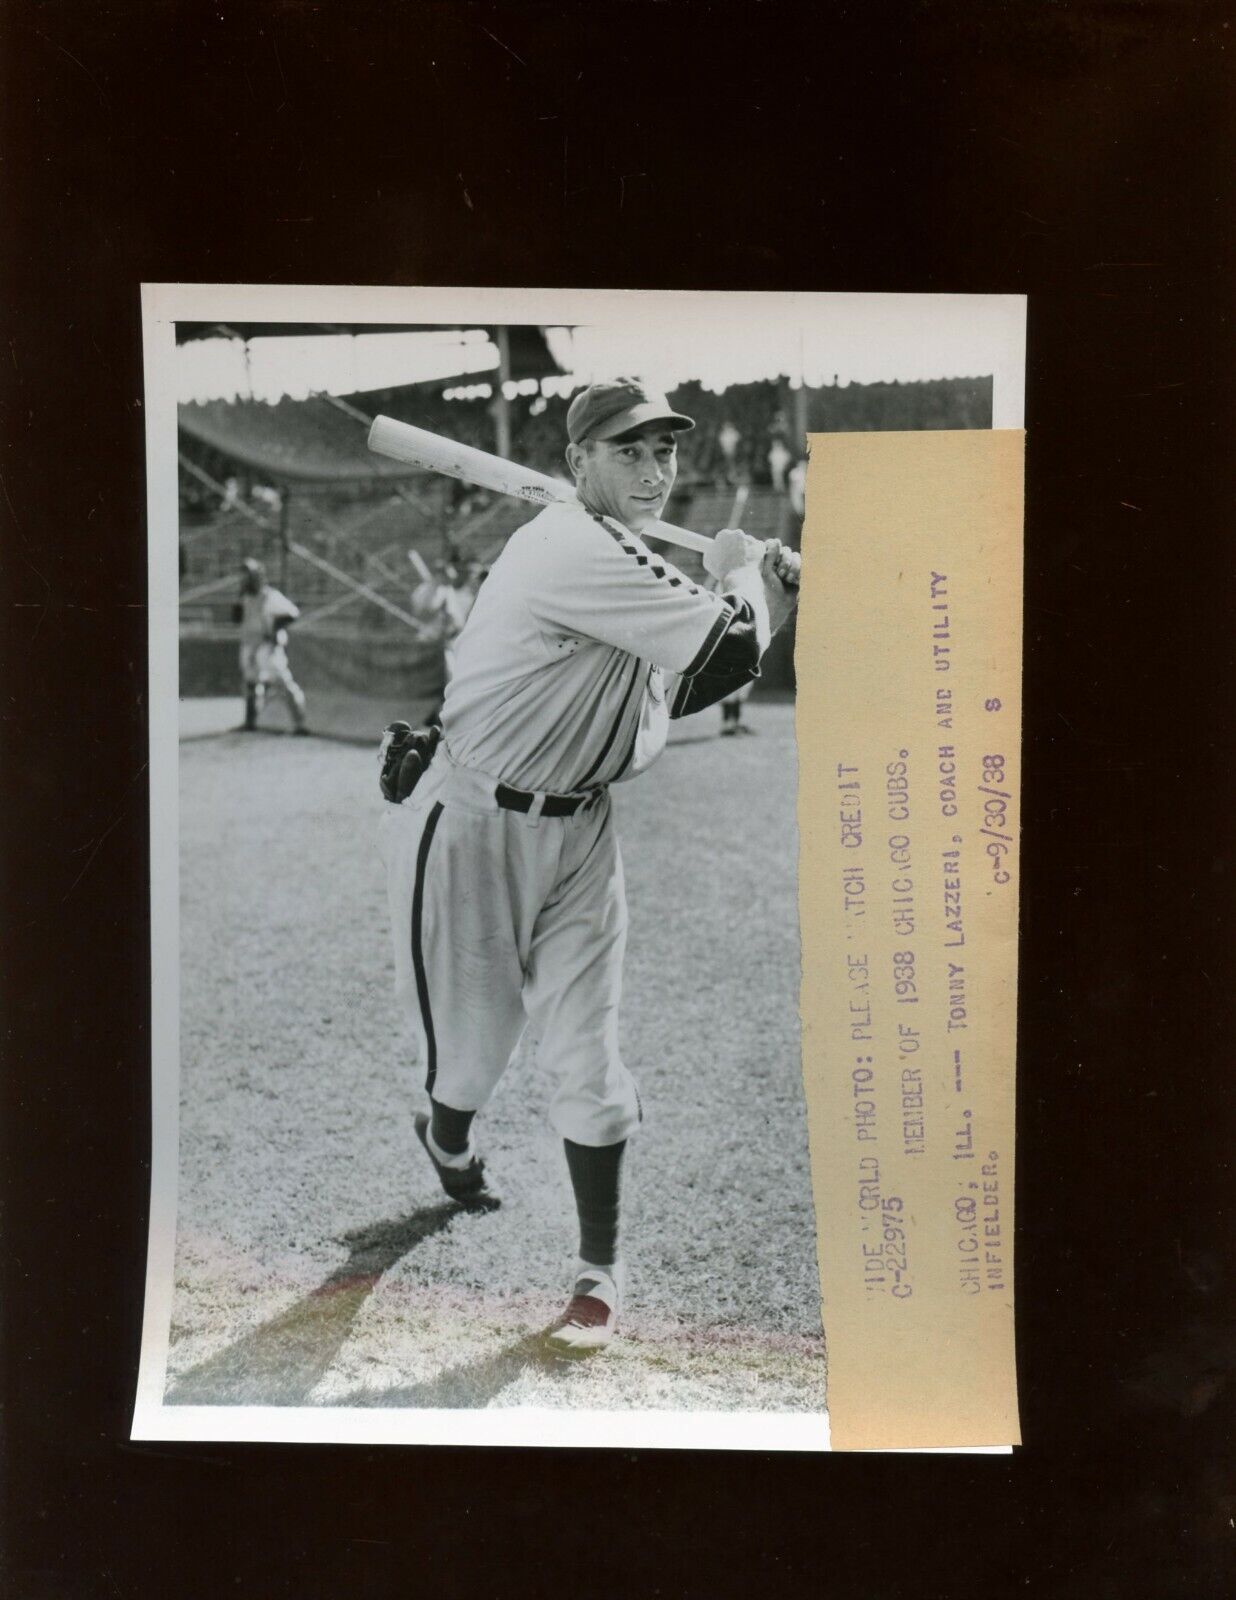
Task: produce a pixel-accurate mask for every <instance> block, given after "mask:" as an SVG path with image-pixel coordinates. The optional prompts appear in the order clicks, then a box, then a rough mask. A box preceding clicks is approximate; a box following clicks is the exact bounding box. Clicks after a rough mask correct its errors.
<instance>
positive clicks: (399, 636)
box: [134, 285, 1024, 1450]
mask: <svg viewBox="0 0 1236 1600" xmlns="http://www.w3.org/2000/svg"><path fill="white" fill-rule="evenodd" d="M144 304H145V337H146V364H147V428H148V442H149V478H150V524H149V525H150V572H151V597H152V605H151V637H150V660H151V763H152V765H151V773H152V814H151V828H152V922H153V929H154V934H153V950H152V959H153V987H154V1016H153V1019H152V1021H153V1041H154V1067H153V1076H154V1082H153V1091H154V1117H155V1130H154V1163H153V1178H152V1224H151V1236H150V1255H149V1268H148V1279H147V1298H146V1312H145V1323H144V1334H143V1351H142V1369H141V1375H140V1379H139V1388H138V1403H137V1412H136V1416H135V1421H134V1437H137V1438H234V1439H303V1440H332V1439H334V1440H355V1441H380V1440H390V1441H398V1442H433V1443H451V1442H459V1443H540V1444H556V1443H559V1444H571V1445H589V1446H607V1445H617V1444H623V1445H628V1444H641V1445H650V1444H667V1445H673V1446H680V1447H689V1446H697V1445H707V1446H710V1447H714V1448H715V1447H731V1448H740V1447H741V1448H788V1449H807V1450H811V1449H826V1448H827V1447H828V1421H827V1409H828V1384H827V1368H828V1364H827V1331H828V1330H827V1328H826V1327H825V1326H823V1325H822V1319H821V1305H820V1301H821V1295H820V1280H819V1270H818V1265H817V1239H818V1237H819V1233H818V1230H821V1229H826V1228H827V1227H828V1218H827V1217H826V1216H818V1215H817V1214H816V1206H815V1204H814V1201H813V1193H812V1183H811V1169H810V1162H809V1129H808V1126H807V1119H806V1113H805V1103H804V1094H803V1079H802V1040H801V1027H800V1014H799V1001H800V984H801V982H802V968H801V961H800V947H799V906H798V876H797V874H798V826H799V816H798V812H797V796H798V788H797V785H798V767H797V760H796V744H795V709H796V705H795V685H796V675H797V677H801V675H802V674H803V673H809V672H810V671H811V670H812V663H811V662H810V661H804V660H802V659H801V657H799V658H796V656H795V616H796V609H797V606H798V604H799V601H800V597H801V595H802V594H803V592H804V590H805V589H806V588H807V587H808V586H809V585H810V582H811V572H810V567H809V565H808V566H807V567H806V568H804V565H803V562H802V559H801V555H800V550H799V547H800V542H801V533H802V527H803V521H804V516H805V513H806V501H805V496H806V475H807V459H808V449H809V446H808V439H809V436H810V435H811V434H820V433H828V432H875V431H896V432H910V431H918V430H925V429H946V430H963V429H989V428H992V427H1002V426H1003V427H1009V426H1020V424H1021V403H1022V382H1023V340H1024V303H1023V302H1021V301H1020V300H1019V299H1018V298H1017V297H1000V296H926V295H924V296H910V295H903V296H877V295H873V296H864V295H842V294H837V295H799V296H793V295H784V296H779V295H738V294H735V295H724V294H707V295H705V294H700V295H691V294H681V293H680V294H673V295H670V294H665V295H661V294H653V293H647V294H633V293H626V294H616V293H615V294H606V293H602V292H597V291H589V292H580V293H571V292H567V291H557V290H556V291H552V292H551V291H544V292H542V291H516V292H512V291H502V292H498V291H480V290H455V291H444V290H423V291H422V290H411V289H408V290H384V291H372V290H357V289H352V290H345V289H333V290H332V289H318V290H306V289H282V290H281V289H279V288H271V287H264V288H262V289H261V290H255V289H245V288H242V287H238V286H231V287H229V286H226V285H217V286H196V287H194V286H170V285H153V286H152V285H148V286H147V287H146V289H145V291H144Z"/></svg>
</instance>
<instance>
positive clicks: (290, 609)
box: [240, 584, 300, 645]
mask: <svg viewBox="0 0 1236 1600" xmlns="http://www.w3.org/2000/svg"><path fill="white" fill-rule="evenodd" d="M299 616H300V611H299V610H298V608H297V607H296V606H295V605H294V604H293V603H292V601H291V600H289V599H288V597H287V595H285V594H280V593H279V591H278V589H275V588H273V587H272V586H271V585H270V584H263V586H262V588H261V590H260V591H259V592H258V593H257V594H242V595H241V597H240V639H241V643H242V644H246V645H257V644H261V643H263V642H264V641H265V642H267V643H273V642H274V638H275V634H276V633H277V631H278V624H279V619H280V618H281V617H286V618H289V619H290V620H293V621H294V620H295V619H296V618H297V617H299Z"/></svg>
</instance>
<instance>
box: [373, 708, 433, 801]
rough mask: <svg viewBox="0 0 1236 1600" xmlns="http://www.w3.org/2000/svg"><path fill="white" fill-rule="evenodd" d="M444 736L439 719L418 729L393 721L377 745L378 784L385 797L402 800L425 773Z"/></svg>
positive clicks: (386, 798) (390, 799) (391, 799)
mask: <svg viewBox="0 0 1236 1600" xmlns="http://www.w3.org/2000/svg"><path fill="white" fill-rule="evenodd" d="M441 737H442V729H441V728H440V727H439V726H438V724H437V723H436V722H431V723H430V724H429V726H428V727H427V728H417V729H416V731H415V732H413V730H412V728H411V727H410V726H409V725H408V724H407V723H406V722H392V723H391V724H390V725H389V726H388V727H387V729H386V731H385V732H384V733H383V735H382V743H381V745H380V746H379V747H378V762H379V765H380V769H381V770H380V772H379V774H378V784H379V786H380V788H381V790H382V798H383V799H384V800H389V801H390V802H391V804H392V805H396V806H401V805H402V804H403V802H404V801H405V800H406V799H407V798H408V796H409V795H410V794H411V793H412V791H413V789H415V788H416V786H417V784H418V783H419V782H420V781H421V778H422V777H423V776H424V774H425V770H426V768H427V767H428V766H429V763H430V762H431V761H432V760H433V756H434V751H435V750H436V749H437V748H438V741H439V740H440V739H441Z"/></svg>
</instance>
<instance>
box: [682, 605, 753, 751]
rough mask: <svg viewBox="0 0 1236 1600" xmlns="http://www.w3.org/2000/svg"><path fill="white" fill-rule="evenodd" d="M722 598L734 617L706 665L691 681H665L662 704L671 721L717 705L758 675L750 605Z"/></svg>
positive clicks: (686, 679)
mask: <svg viewBox="0 0 1236 1600" xmlns="http://www.w3.org/2000/svg"><path fill="white" fill-rule="evenodd" d="M725 598H726V600H727V601H728V602H729V604H730V605H732V606H733V607H734V615H733V617H732V618H731V620H730V624H729V626H728V627H727V628H726V630H725V633H724V634H723V635H722V637H721V640H720V642H719V643H718V645H717V648H716V650H714V651H713V654H712V657H711V659H710V660H709V661H708V663H707V665H706V666H705V667H704V668H703V669H702V670H701V671H699V672H697V673H695V674H694V676H692V677H687V676H686V675H685V674H673V675H671V676H670V677H669V678H668V679H667V680H666V684H665V703H666V705H667V706H668V707H669V714H670V716H671V718H673V719H674V720H677V719H678V718H679V717H690V716H693V715H694V714H695V713H696V712H697V711H703V710H704V709H705V707H706V706H712V705H716V703H717V701H718V700H724V699H725V697H726V695H727V694H733V692H734V690H735V689H741V688H742V686H743V685H744V684H746V683H752V682H754V680H755V679H756V678H758V677H759V675H760V645H759V637H758V633H757V628H756V619H755V616H754V614H753V608H752V605H751V602H750V601H749V600H745V599H743V598H742V597H741V596H739V595H736V594H727V595H726V596H725Z"/></svg>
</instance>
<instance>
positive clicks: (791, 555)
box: [761, 539, 802, 589]
mask: <svg viewBox="0 0 1236 1600" xmlns="http://www.w3.org/2000/svg"><path fill="white" fill-rule="evenodd" d="M761 570H762V571H763V572H764V574H765V575H766V576H767V575H769V574H773V575H775V576H776V577H778V578H780V579H781V582H782V583H783V584H784V585H785V586H786V588H787V589H797V588H798V586H799V583H800V582H801V579H802V557H801V556H800V555H799V553H798V551H797V550H791V549H790V547H789V545H788V544H782V543H781V540H780V539H768V540H766V541H765V544H764V559H763V561H762V563H761Z"/></svg>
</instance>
